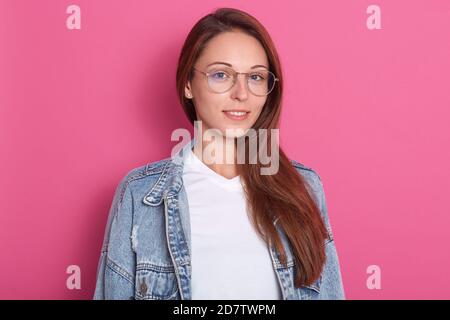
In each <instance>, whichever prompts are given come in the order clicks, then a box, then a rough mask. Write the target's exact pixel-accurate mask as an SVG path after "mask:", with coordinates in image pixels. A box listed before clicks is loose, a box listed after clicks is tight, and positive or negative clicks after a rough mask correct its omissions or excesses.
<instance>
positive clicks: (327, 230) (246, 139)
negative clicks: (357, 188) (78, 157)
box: [94, 8, 345, 300]
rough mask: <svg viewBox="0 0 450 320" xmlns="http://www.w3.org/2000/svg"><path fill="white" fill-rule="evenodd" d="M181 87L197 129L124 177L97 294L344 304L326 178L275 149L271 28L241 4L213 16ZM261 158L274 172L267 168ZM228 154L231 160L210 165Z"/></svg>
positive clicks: (277, 90)
mask: <svg viewBox="0 0 450 320" xmlns="http://www.w3.org/2000/svg"><path fill="white" fill-rule="evenodd" d="M176 80H177V81H176V87H177V92H178V96H179V99H180V102H181V105H182V106H183V109H184V112H185V113H186V115H187V117H188V118H189V120H190V121H191V122H192V123H193V124H195V128H196V132H197V134H196V136H195V138H194V139H192V140H190V142H189V143H187V144H186V145H185V146H184V147H183V148H181V149H180V150H179V151H178V152H176V153H175V154H174V155H172V157H170V158H166V159H163V160H160V161H157V162H153V163H149V164H147V165H145V166H142V167H140V168H136V169H133V170H131V171H130V172H129V173H128V174H127V175H126V176H125V177H124V178H123V179H122V181H121V182H120V184H119V186H118V187H117V190H116V193H115V196H114V199H113V203H112V206H111V209H110V213H109V218H108V223H107V227H106V231H105V237H104V243H103V247H102V252H101V256H100V261H99V265H98V272H97V284H96V290H95V294H94V299H286V300H287V299H290V300H295V299H345V296H344V290H343V285H342V278H341V273H340V266H339V261H338V256H337V252H336V247H335V244H334V241H333V236H332V230H331V227H330V222H329V219H328V213H327V207H326V202H325V195H324V190H323V185H322V182H321V180H320V178H319V176H318V174H317V173H316V172H315V171H314V170H313V169H311V168H308V167H306V166H304V165H302V164H300V163H299V162H296V161H294V160H289V159H288V158H287V156H286V155H285V153H284V152H283V151H282V150H281V148H280V147H279V145H278V143H275V144H274V143H273V142H274V139H273V138H274V135H276V134H277V132H276V130H278V124H279V118H280V110H281V109H280V108H281V98H282V89H283V78H282V73H281V67H280V61H279V58H278V54H277V51H276V49H275V46H274V44H273V42H272V40H271V38H270V36H269V34H268V32H267V31H266V29H265V28H264V27H263V26H262V25H261V23H260V22H258V21H257V20H256V19H255V18H254V17H252V16H250V15H249V14H247V13H245V12H243V11H240V10H237V9H230V8H222V9H218V10H216V11H215V12H213V13H212V14H208V15H207V16H205V17H203V18H202V19H200V21H198V22H197V23H196V24H195V26H194V27H193V29H192V30H191V32H190V33H189V35H188V36H187V39H186V41H185V43H184V46H183V48H182V51H181V54H180V57H179V61H178V69H177V79H176ZM199 124H200V125H201V130H200V134H198V131H199V130H198V129H199V128H200V126H199ZM260 129H265V130H262V132H265V137H264V138H265V139H259V135H258V136H257V137H256V136H255V135H253V136H252V135H251V134H248V133H249V132H250V133H255V132H256V133H259V132H261V130H260ZM208 130H209V131H214V132H215V133H216V134H215V135H214V139H211V137H209V138H208V137H207V135H206V134H204V133H206V132H207V131H208ZM255 137H256V138H255ZM275 141H276V142H277V139H275ZM219 142H220V143H219ZM230 146H231V148H230ZM238 146H239V148H238ZM255 146H257V148H256V149H257V151H258V152H257V154H256V156H255V152H254V150H255V149H254V148H253V147H255ZM242 150H243V151H244V160H245V161H243V162H244V163H242V161H237V159H238V155H239V151H242ZM252 150H253V151H252ZM261 151H264V152H266V153H265V154H266V155H267V154H269V153H270V154H271V156H272V155H276V157H275V158H276V159H275V160H273V159H272V161H275V162H276V166H275V170H268V171H269V172H268V173H267V172H266V174H263V173H262V172H263V169H270V168H268V165H267V164H268V163H267V161H265V162H264V161H262V158H261V157H260V155H261V154H264V152H262V153H261ZM220 154H221V155H225V156H224V157H222V158H221V159H222V160H223V159H228V160H229V159H230V158H231V159H232V161H210V160H211V159H213V160H214V159H216V160H217V159H218V158H220V157H216V156H217V155H220ZM247 154H248V155H249V157H248V159H247V158H246V157H245V155H247ZM251 154H253V157H252V156H251ZM241 155H242V153H241ZM249 159H253V160H254V161H249ZM207 160H208V161H207ZM272 164H273V163H272Z"/></svg>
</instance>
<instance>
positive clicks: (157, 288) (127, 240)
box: [94, 138, 345, 300]
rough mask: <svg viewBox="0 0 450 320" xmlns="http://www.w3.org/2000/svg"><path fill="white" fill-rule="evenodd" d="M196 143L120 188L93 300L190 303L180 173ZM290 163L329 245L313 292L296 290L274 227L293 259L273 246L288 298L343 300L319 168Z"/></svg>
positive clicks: (133, 173) (146, 168)
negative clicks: (303, 184)
mask: <svg viewBox="0 0 450 320" xmlns="http://www.w3.org/2000/svg"><path fill="white" fill-rule="evenodd" d="M194 143H195V138H194V139H192V140H191V141H190V143H187V144H186V145H185V146H184V147H183V148H182V149H180V151H179V152H178V153H176V156H174V157H169V158H165V159H163V160H160V161H157V162H153V163H149V164H147V165H144V166H141V167H139V168H135V169H133V170H131V171H130V172H128V174H127V175H126V176H125V177H124V178H122V180H121V181H120V183H119V185H118V186H117V188H116V191H115V195H114V198H113V201H112V205H111V208H110V211H109V216H108V222H107V225H106V230H105V234H104V240H103V245H102V249H101V254H100V259H99V263H98V267H97V281H96V288H95V293H94V299H136V300H147V299H159V300H167V299H176V300H191V299H192V297H191V286H190V279H191V255H190V252H191V242H190V241H191V239H190V235H191V233H190V222H189V211H188V210H189V208H188V202H187V196H186V191H185V189H184V187H183V180H182V173H183V154H185V152H186V150H187V149H186V148H189V147H192V146H193V145H194ZM180 159H181V160H180ZM291 162H292V165H293V166H294V167H295V168H296V169H297V170H298V172H299V173H300V174H301V175H302V176H303V177H304V178H305V181H306V182H307V188H308V191H310V194H311V195H312V196H313V198H314V201H316V203H317V204H318V206H319V208H320V211H321V214H322V218H323V220H324V222H325V225H326V227H327V230H328V239H327V240H326V241H325V244H324V245H325V252H326V263H325V265H324V268H323V271H322V274H321V276H320V277H319V278H318V279H317V280H316V281H315V282H314V283H313V284H311V285H309V286H302V287H300V288H295V287H294V263H295V259H294V256H293V253H292V251H291V249H290V246H289V241H288V238H287V237H286V236H285V234H284V233H283V230H282V229H281V228H280V227H279V226H278V225H277V224H276V220H275V221H274V225H275V227H276V229H277V232H278V233H279V235H280V238H281V240H282V244H283V247H284V249H285V251H286V256H287V266H285V265H283V264H282V263H281V261H280V256H279V254H278V252H277V250H276V249H275V247H274V246H273V245H272V244H269V245H268V248H269V252H270V256H271V262H272V266H273V268H274V270H275V272H276V275H277V279H278V282H279V285H280V288H281V293H282V299H283V300H310V299H345V295H344V288H343V284H342V278H341V272H340V266H339V260H338V256H337V252H336V247H335V242H334V239H333V234H332V229H331V227H330V222H329V219H328V213H327V207H326V202H325V195H324V190H323V185H322V182H321V180H320V177H319V176H318V174H317V173H316V172H315V171H314V170H313V169H311V168H308V167H305V166H304V165H302V164H301V163H298V162H296V161H294V160H291Z"/></svg>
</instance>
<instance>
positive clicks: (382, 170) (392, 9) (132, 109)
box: [0, 0, 450, 299]
mask: <svg viewBox="0 0 450 320" xmlns="http://www.w3.org/2000/svg"><path fill="white" fill-rule="evenodd" d="M71 4H77V5H79V6H80V7H81V30H68V29H67V28H66V18H67V16H68V14H67V13H66V8H67V7H68V6H69V5H71ZM371 4H373V2H372V1H331V0H330V1H297V0H292V1H256V0H254V1H195V2H192V1H191V2H189V5H186V1H184V0H178V1H172V0H171V1H163V2H160V3H159V4H158V5H155V4H154V2H153V1H144V0H139V1H138V0H133V1H118V0H115V1H106V0H102V1H100V0H97V1H87V0H83V1H81V0H78V1H76V2H74V1H62V0H58V1H57V0H53V1H50V0H46V1H43V0H41V1H19V0H9V1H8V0H3V1H1V2H0V26H1V27H0V107H1V108H0V152H1V158H0V159H1V163H0V164H1V165H0V177H1V179H0V194H1V201H0V237H1V239H0V252H1V261H0V266H1V267H0V268H1V272H0V298H3V299H91V297H92V295H93V290H94V286H95V277H96V268H97V263H98V258H99V254H100V248H101V242H102V239H103V232H104V228H105V223H106V219H107V214H108V210H109V207H110V204H111V201H112V196H113V193H114V190H115V187H116V185H117V183H118V182H119V180H120V179H121V178H122V177H123V176H124V175H125V174H126V172H127V171H129V170H130V169H132V168H134V167H137V166H140V165H143V164H145V163H148V162H151V161H156V160H159V159H161V158H163V157H166V156H168V155H170V150H171V148H172V147H173V146H174V145H175V143H174V142H171V141H170V134H171V132H172V130H174V129H176V128H182V127H184V128H189V129H190V130H191V126H190V124H189V122H188V121H187V119H185V116H184V114H183V112H182V110H181V107H180V106H179V103H178V101H177V99H176V95H175V70H176V63H177V58H178V54H179V51H180V48H181V45H182V42H183V40H184V38H185V36H186V35H187V33H188V32H189V30H190V28H191V27H192V26H193V24H194V23H195V22H196V21H197V20H198V19H199V18H200V17H202V16H203V15H205V14H207V13H209V12H210V11H211V10H213V9H214V8H217V7H221V6H231V7H236V8H240V9H243V10H245V11H248V12H249V13H251V14H253V15H254V16H255V17H257V18H258V19H259V20H260V21H261V22H262V23H263V24H264V25H265V26H266V27H267V29H268V30H269V32H270V33H271V35H272V37H273V39H274V41H275V43H276V45H277V48H278V50H279V53H280V56H281V59H282V65H283V70H284V75H285V84H286V87H285V88H286V90H285V97H284V111H283V112H284V113H283V117H282V126H281V141H282V144H283V146H284V148H285V150H286V152H287V153H288V155H289V156H290V157H291V158H294V159H296V160H297V161H300V162H302V163H304V164H305V165H307V166H310V167H312V168H314V169H316V171H317V172H318V173H319V175H320V176H321V178H322V181H323V182H324V185H325V193H326V196H327V205H328V209H329V215H330V219H331V223H332V227H333V229H334V234H335V241H336V245H337V248H338V253H339V258H340V261H341V268H342V275H343V280H344V287H345V291H346V295H347V298H348V299H418V298H424V299H431V298H438V299H444V298H446V299H449V298H450V275H449V273H448V271H449V270H450V250H449V249H448V244H449V243H450V235H449V231H448V230H449V227H450V216H449V214H450V202H449V201H448V200H449V190H450V168H449V163H450V148H449V143H450V129H449V120H450V111H449V107H450V90H449V85H450V62H449V61H450V58H449V57H450V2H449V1H447V0H441V1H438V0H434V1H425V0H423V1H411V0H409V1H376V2H375V3H374V4H377V5H379V6H380V7H381V23H382V29H381V30H368V29H367V27H366V19H367V17H368V14H367V13H366V8H367V7H368V6H369V5H371ZM191 132H192V130H191ZM69 265H78V266H80V268H81V289H80V290H69V289H67V287H66V279H67V277H68V276H69V275H68V274H66V268H67V267H68V266H69ZM370 265H378V266H380V268H381V289H380V290H369V289H368V288H367V286H366V279H367V278H368V276H369V275H368V274H367V273H366V269H367V267H368V266H370Z"/></svg>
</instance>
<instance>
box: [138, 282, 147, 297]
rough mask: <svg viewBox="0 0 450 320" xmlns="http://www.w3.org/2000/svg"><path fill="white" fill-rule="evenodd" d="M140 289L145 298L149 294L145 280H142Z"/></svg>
mask: <svg viewBox="0 0 450 320" xmlns="http://www.w3.org/2000/svg"><path fill="white" fill-rule="evenodd" d="M139 289H140V290H141V295H143V296H145V295H146V294H147V284H146V283H145V280H142V282H141V286H140V288H139Z"/></svg>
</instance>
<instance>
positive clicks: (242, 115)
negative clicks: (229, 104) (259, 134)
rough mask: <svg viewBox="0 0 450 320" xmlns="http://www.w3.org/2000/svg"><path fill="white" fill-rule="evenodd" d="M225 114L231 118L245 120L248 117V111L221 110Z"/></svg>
mask: <svg viewBox="0 0 450 320" xmlns="http://www.w3.org/2000/svg"><path fill="white" fill-rule="evenodd" d="M223 113H225V115H226V116H227V117H228V118H230V119H231V120H241V121H242V120H245V119H247V118H248V114H249V113H250V112H249V111H237V110H229V111H223Z"/></svg>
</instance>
